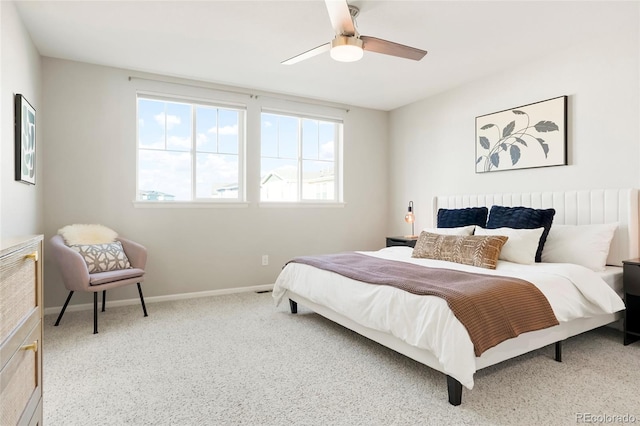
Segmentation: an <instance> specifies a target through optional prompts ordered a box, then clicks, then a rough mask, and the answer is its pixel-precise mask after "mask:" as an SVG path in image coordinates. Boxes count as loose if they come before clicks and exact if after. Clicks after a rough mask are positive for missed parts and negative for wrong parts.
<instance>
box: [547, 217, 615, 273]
mask: <svg viewBox="0 0 640 426" xmlns="http://www.w3.org/2000/svg"><path fill="white" fill-rule="evenodd" d="M617 228H618V223H617V222H616V223H605V224H602V225H553V226H552V227H551V230H550V231H549V236H548V237H547V242H546V243H545V245H544V249H543V250H542V261H543V262H551V263H575V264H577V265H582V266H585V267H587V268H589V269H592V270H594V271H596V272H598V271H604V269H605V266H606V264H607V257H608V256H609V249H610V248H611V240H612V239H613V234H614V233H615V232H616V229H617Z"/></svg>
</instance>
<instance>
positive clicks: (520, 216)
mask: <svg viewBox="0 0 640 426" xmlns="http://www.w3.org/2000/svg"><path fill="white" fill-rule="evenodd" d="M555 214H556V210H555V209H532V208H529V207H504V206H493V207H491V213H489V220H488V221H487V228H488V229H495V228H515V229H535V228H542V227H544V231H542V235H541V236H540V242H539V243H538V250H537V251H536V262H542V248H543V247H544V243H545V242H546V241H547V235H549V229H551V223H552V222H553V216H554V215H555Z"/></svg>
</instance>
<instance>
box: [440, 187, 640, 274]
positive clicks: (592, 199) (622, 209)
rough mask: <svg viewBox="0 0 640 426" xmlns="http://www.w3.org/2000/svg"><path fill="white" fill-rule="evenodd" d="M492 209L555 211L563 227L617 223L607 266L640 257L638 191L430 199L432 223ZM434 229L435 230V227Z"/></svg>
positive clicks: (570, 192) (463, 196)
mask: <svg viewBox="0 0 640 426" xmlns="http://www.w3.org/2000/svg"><path fill="white" fill-rule="evenodd" d="M493 205H499V206H507V207H513V206H525V207H532V208H554V209H555V210H556V214H555V216H554V218H553V223H557V224H564V225H588V224H598V223H611V222H618V223H619V226H618V229H617V230H616V233H615V235H614V237H613V241H611V250H610V251H609V257H608V258H607V264H608V265H618V266H620V265H622V261H623V260H625V259H631V258H636V257H639V255H640V251H639V248H638V244H639V241H638V238H639V235H638V190H637V189H600V190H581V191H558V192H529V193H505V194H475V195H446V196H445V195H443V196H436V197H434V199H433V210H434V215H433V217H434V221H435V220H436V219H435V218H437V217H438V215H437V213H438V209H440V208H444V209H458V208H464V207H482V206H486V207H489V208H491V206H493ZM434 226H436V224H435V223H434Z"/></svg>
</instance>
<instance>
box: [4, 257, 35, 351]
mask: <svg viewBox="0 0 640 426" xmlns="http://www.w3.org/2000/svg"><path fill="white" fill-rule="evenodd" d="M39 247H40V246H39V244H32V245H28V246H25V247H22V248H20V249H19V250H17V251H15V252H12V253H10V254H8V255H6V256H3V257H2V258H1V259H0V276H1V277H2V280H0V344H1V343H2V342H4V341H5V339H6V338H7V337H8V336H9V334H11V332H12V331H13V330H14V329H15V328H16V327H17V326H18V325H19V324H20V323H21V322H22V321H24V319H25V318H26V317H27V316H29V314H30V313H31V312H32V311H33V310H34V309H37V308H38V290H37V289H38V279H37V274H38V269H37V260H38V257H40V254H39Z"/></svg>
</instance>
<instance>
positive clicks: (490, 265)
mask: <svg viewBox="0 0 640 426" xmlns="http://www.w3.org/2000/svg"><path fill="white" fill-rule="evenodd" d="M507 240H508V237H505V236H502V235H490V236H479V235H469V236H459V235H440V234H431V233H429V232H424V231H423V232H421V233H420V236H419V237H418V241H417V242H416V246H415V248H414V249H413V254H412V256H411V257H417V258H423V259H435V260H446V261H448V262H455V263H461V264H463V265H471V266H478V267H480V268H487V269H496V264H497V263H498V257H499V256H500V251H501V250H502V246H503V245H504V243H506V242H507Z"/></svg>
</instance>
